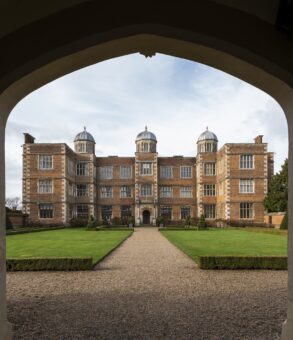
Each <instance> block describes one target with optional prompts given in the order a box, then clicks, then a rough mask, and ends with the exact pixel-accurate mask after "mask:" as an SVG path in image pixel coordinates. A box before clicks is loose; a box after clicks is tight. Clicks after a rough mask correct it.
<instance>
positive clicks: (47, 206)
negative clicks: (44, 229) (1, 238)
mask: <svg viewBox="0 0 293 340" xmlns="http://www.w3.org/2000/svg"><path fill="white" fill-rule="evenodd" d="M39 218H40V219H41V218H42V219H52V218H54V205H53V203H40V204H39Z"/></svg>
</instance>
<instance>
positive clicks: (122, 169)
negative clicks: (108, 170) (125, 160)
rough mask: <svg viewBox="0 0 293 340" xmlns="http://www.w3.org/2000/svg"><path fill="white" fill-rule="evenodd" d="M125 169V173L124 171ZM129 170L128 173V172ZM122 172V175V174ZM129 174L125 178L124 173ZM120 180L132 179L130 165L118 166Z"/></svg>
mask: <svg viewBox="0 0 293 340" xmlns="http://www.w3.org/2000/svg"><path fill="white" fill-rule="evenodd" d="M126 169H127V171H126ZM128 170H130V171H128ZM123 172H124V174H123ZM127 172H130V175H129V176H127V175H125V173H127ZM120 178H121V179H131V178H132V166H131V165H120Z"/></svg>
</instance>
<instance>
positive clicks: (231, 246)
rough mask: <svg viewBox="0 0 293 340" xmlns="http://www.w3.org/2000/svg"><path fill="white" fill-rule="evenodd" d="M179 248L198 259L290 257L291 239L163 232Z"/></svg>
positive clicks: (227, 232) (235, 232) (228, 231)
mask: <svg viewBox="0 0 293 340" xmlns="http://www.w3.org/2000/svg"><path fill="white" fill-rule="evenodd" d="M161 233H162V234H163V235H164V236H165V237H166V238H167V239H168V240H169V241H170V242H172V243H173V244H174V245H175V246H177V247H178V248H179V249H181V250H182V251H183V252H185V253H186V254H187V255H189V256H190V257H191V258H193V259H196V258H197V256H217V255H223V256H287V237H284V236H283V235H272V234H265V233H257V232H248V231H245V230H233V229H210V230H206V231H167V230H166V231H161Z"/></svg>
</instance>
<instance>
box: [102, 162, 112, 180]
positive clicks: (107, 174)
mask: <svg viewBox="0 0 293 340" xmlns="http://www.w3.org/2000/svg"><path fill="white" fill-rule="evenodd" d="M99 174H100V179H113V166H112V165H105V166H100V169H99Z"/></svg>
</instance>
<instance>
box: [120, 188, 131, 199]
mask: <svg viewBox="0 0 293 340" xmlns="http://www.w3.org/2000/svg"><path fill="white" fill-rule="evenodd" d="M120 196H121V197H131V187H129V186H123V187H121V189H120Z"/></svg>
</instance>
